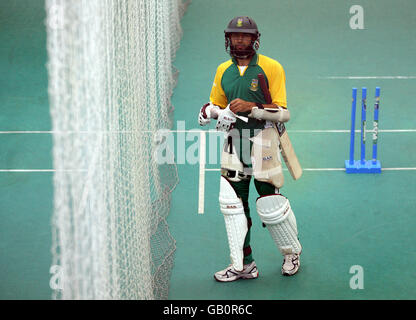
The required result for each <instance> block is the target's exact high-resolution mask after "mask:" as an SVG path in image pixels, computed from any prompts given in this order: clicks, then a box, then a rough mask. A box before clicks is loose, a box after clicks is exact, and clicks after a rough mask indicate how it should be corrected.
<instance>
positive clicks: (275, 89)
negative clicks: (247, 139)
mask: <svg viewBox="0 0 416 320" xmlns="http://www.w3.org/2000/svg"><path fill="white" fill-rule="evenodd" d="M259 73H262V74H263V75H264V76H265V79H266V83H267V85H268V87H269V91H270V95H271V97H272V103H273V104H276V105H278V106H281V107H284V108H286V107H287V102H286V78H285V72H284V70H283V67H282V66H281V64H280V63H279V62H277V61H276V60H273V59H271V58H269V57H266V56H264V55H261V54H255V55H254V56H253V58H252V59H251V61H250V63H249V65H248V67H247V68H246V69H245V70H244V71H243V72H241V71H240V69H239V68H238V65H237V61H236V59H234V58H233V59H230V60H228V61H226V62H224V63H222V64H220V65H219V67H218V68H217V73H216V75H215V79H214V83H213V86H212V89H211V95H210V101H211V103H213V104H215V105H217V106H220V107H221V108H226V107H227V105H228V104H229V103H230V102H231V101H232V100H234V99H237V98H240V99H243V100H245V101H249V102H256V103H261V104H265V103H266V100H265V98H264V95H263V92H262V91H261V88H260V86H259V83H258V78H257V75H258V74H259ZM248 114H249V112H239V113H238V115H241V116H245V117H247V116H248ZM235 127H236V128H237V129H263V127H264V121H258V120H256V119H252V118H249V122H248V123H246V122H244V121H242V120H240V119H238V118H237V122H236V125H235ZM250 136H252V134H250Z"/></svg>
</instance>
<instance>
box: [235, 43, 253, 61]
mask: <svg viewBox="0 0 416 320" xmlns="http://www.w3.org/2000/svg"><path fill="white" fill-rule="evenodd" d="M230 54H231V55H232V56H233V57H235V58H238V59H247V58H249V57H252V56H253V55H254V54H255V51H254V49H253V46H252V45H251V46H247V47H246V48H244V49H242V50H237V49H235V46H233V45H231V46H230Z"/></svg>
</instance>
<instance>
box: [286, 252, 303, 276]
mask: <svg viewBox="0 0 416 320" xmlns="http://www.w3.org/2000/svg"><path fill="white" fill-rule="evenodd" d="M299 267H300V255H299V254H297V253H291V254H286V255H285V258H284V260H283V265H282V274H283V275H284V276H293V275H294V274H295V273H296V272H298V270H299Z"/></svg>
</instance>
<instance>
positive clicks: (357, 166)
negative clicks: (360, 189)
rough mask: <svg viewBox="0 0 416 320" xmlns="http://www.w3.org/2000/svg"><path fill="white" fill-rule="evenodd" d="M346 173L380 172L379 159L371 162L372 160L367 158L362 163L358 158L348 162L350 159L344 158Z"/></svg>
mask: <svg viewBox="0 0 416 320" xmlns="http://www.w3.org/2000/svg"><path fill="white" fill-rule="evenodd" d="M345 172H346V173H381V163H380V161H379V160H377V161H376V163H373V160H367V161H366V162H365V163H364V164H362V163H361V161H360V160H354V163H353V164H350V160H345Z"/></svg>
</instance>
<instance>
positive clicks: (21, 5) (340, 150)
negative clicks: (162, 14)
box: [0, 0, 416, 299]
mask: <svg viewBox="0 0 416 320" xmlns="http://www.w3.org/2000/svg"><path fill="white" fill-rule="evenodd" d="M353 4H355V3H352V2H351V1H333V0H316V1H310V0H296V1H293V0H279V1H266V0H259V1H257V2H255V3H253V2H252V1H245V0H244V1H237V0H232V1H231V0H230V1H219V0H215V1H203V0H193V2H192V3H191V4H190V6H189V7H188V11H187V12H186V14H185V16H184V18H183V20H182V27H183V31H184V35H183V38H182V42H181V47H180V49H179V51H178V52H177V56H176V61H175V66H176V67H177V68H178V69H179V71H180V74H179V81H178V85H177V87H176V89H175V91H174V95H173V104H174V106H175V122H176V121H180V120H185V121H186V129H188V130H190V129H199V126H198V123H197V114H198V110H199V108H200V107H201V106H202V105H203V104H204V103H205V102H206V101H208V98H209V92H210V88H211V85H212V81H213V77H214V75H215V70H216V67H217V65H218V64H219V63H221V62H223V61H225V60H227V59H228V57H227V55H226V53H225V51H224V38H223V30H224V28H225V26H226V24H227V22H228V21H229V20H230V19H231V18H232V17H234V16H236V15H241V14H244V15H249V16H251V17H253V18H254V19H255V20H256V22H257V24H258V25H259V28H260V32H261V33H262V36H261V46H260V52H261V53H263V54H265V55H268V56H270V57H273V58H275V59H277V60H278V61H279V62H280V63H281V64H282V65H283V67H284V68H285V71H286V78H287V94H288V105H289V109H290V111H291V115H292V119H291V121H290V122H289V123H288V125H287V128H288V130H289V132H290V137H291V139H292V142H293V144H294V146H295V147H296V152H297V154H298V156H299V159H300V162H301V164H302V166H303V167H304V168H342V167H343V163H344V160H345V159H347V158H348V148H349V134H348V132H329V131H325V130H348V129H349V126H350V120H349V119H350V105H351V98H350V95H351V88H352V87H353V86H355V87H358V88H361V87H362V86H366V87H367V88H368V90H369V93H368V94H369V97H370V98H369V100H368V101H369V110H370V111H369V113H368V119H369V120H371V119H372V102H373V98H372V96H373V94H374V88H375V87H376V86H380V87H381V95H382V97H381V104H380V129H384V130H386V129H389V130H398V129H409V131H407V132H381V133H380V136H379V158H380V160H381V162H382V166H383V167H384V168H406V167H416V153H415V152H414V149H415V148H416V143H415V138H416V130H415V129H416V126H415V123H416V112H415V111H414V110H413V99H412V98H413V92H414V88H415V86H416V62H415V60H414V56H415V53H416V41H415V40H414V39H415V31H414V30H416V21H415V20H414V17H413V16H414V15H413V12H414V10H415V9H416V4H415V3H414V1H413V0H402V1H400V2H399V4H400V7H398V2H392V1H388V0H367V1H365V2H362V6H363V9H364V24H365V29H364V30H352V29H350V27H349V19H350V17H351V15H350V13H349V8H350V7H351V5H353ZM238 8H241V9H238ZM44 19H45V11H44V4H43V1H40V0H36V1H35V0H19V1H17V0H3V1H2V2H1V3H0V42H1V43H2V46H1V47H0V69H1V71H2V72H1V74H2V77H0V88H1V89H0V110H1V112H0V132H1V134H0V150H1V152H0V170H5V169H50V168H52V161H51V146H52V143H51V142H52V137H51V135H50V134H47V133H13V134H12V133H9V131H48V130H50V129H51V123H50V116H49V110H48V97H47V73H46V69H45V63H46V49H45V45H46V33H45V28H44ZM347 76H369V77H370V76H373V77H374V76H389V77H393V76H404V77H407V78H405V79H390V78H389V79H385V78H384V79H356V80H353V79H330V78H328V77H347ZM357 109H359V108H357ZM358 115H359V112H357V118H358ZM357 124H358V122H357ZM370 126H371V121H369V127H370ZM210 128H213V125H211V126H210ZM357 128H358V126H357ZM310 130H323V131H322V132H311V131H310ZM357 137H358V135H357ZM370 137H371V136H370V135H369V136H368V138H370ZM191 143H194V141H189V142H188V145H190V144H191ZM369 155H370V149H369V148H368V150H367V156H369ZM358 156H359V155H358V152H357V153H356V158H358ZM217 167H218V165H217V164H210V165H207V168H217ZM178 172H179V179H180V182H179V185H178V186H177V187H176V189H175V190H174V193H173V200H172V210H171V213H170V216H169V219H168V220H169V224H170V226H171V232H172V234H173V236H174V237H175V239H176V241H177V251H176V255H175V265H174V269H173V272H172V278H171V287H170V295H169V298H170V299H415V298H416V294H415V293H416V278H415V276H414V271H413V265H414V264H415V263H416V251H415V249H414V244H415V241H416V239H415V236H414V234H415V232H414V230H415V229H416V217H415V216H414V211H415V210H414V208H415V207H416V200H415V196H414V194H415V192H416V183H415V181H416V171H414V170H405V171H384V172H383V173H382V174H379V175H347V174H345V172H343V171H305V172H304V175H303V177H302V178H301V179H300V180H299V181H296V182H295V181H293V180H292V179H291V178H290V176H289V175H288V174H287V171H286V172H285V178H286V185H285V187H284V188H283V189H282V192H283V194H285V195H286V196H287V197H288V198H289V199H290V201H291V204H292V207H293V210H294V212H295V214H296V217H297V221H298V227H299V235H300V239H301V242H302V245H303V253H302V261H301V262H302V267H301V271H300V272H299V273H298V274H297V275H296V276H294V277H289V278H287V277H282V276H281V275H280V274H279V270H280V265H281V257H280V255H279V254H278V252H277V249H276V248H275V246H274V244H273V242H272V241H271V239H270V236H269V234H268V232H267V230H266V229H263V228H262V227H261V223H260V220H259V218H258V215H257V214H256V212H255V199H256V197H257V194H256V192H255V189H254V186H253V188H252V192H251V194H250V201H251V209H252V217H253V223H254V225H253V232H252V247H253V252H254V258H255V259H256V262H257V265H258V267H259V270H260V277H259V278H258V279H256V280H253V281H238V282H234V283H228V284H221V283H218V282H215V281H214V279H213V277H212V275H213V273H214V272H216V271H218V270H219V269H221V268H223V267H224V266H226V265H227V264H228V262H229V258H228V248H227V243H226V234H225V227H224V222H223V217H222V214H221V213H220V212H219V206H218V200H217V198H218V190H219V174H218V172H216V171H208V172H206V181H205V213H204V214H203V215H198V213H197V211H198V192H197V190H198V182H199V166H198V164H195V165H183V164H180V165H178ZM52 195H53V188H52V173H45V172H43V173H40V172H32V173H27V172H25V173H22V172H6V171H0V219H1V223H0V237H1V238H0V258H1V260H0V299H49V298H50V296H51V291H50V288H49V279H50V274H49V267H50V263H51V254H50V247H51V228H50V217H51V212H52V207H53V202H52V201H53V198H52ZM354 265H359V266H362V267H363V270H364V289H357V290H352V289H351V288H350V285H349V283H350V279H351V277H352V276H353V274H350V273H349V271H350V268H351V266H354Z"/></svg>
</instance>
